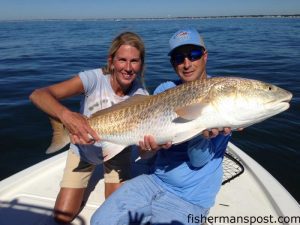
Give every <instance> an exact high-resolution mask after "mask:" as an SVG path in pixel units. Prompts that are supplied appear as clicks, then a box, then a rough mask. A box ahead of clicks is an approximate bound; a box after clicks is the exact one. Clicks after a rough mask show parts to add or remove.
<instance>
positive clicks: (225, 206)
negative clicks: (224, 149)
mask: <svg viewBox="0 0 300 225" xmlns="http://www.w3.org/2000/svg"><path fill="white" fill-rule="evenodd" d="M228 151H229V152H231V153H232V154H233V155H235V156H236V157H238V158H239V159H240V161H241V162H242V163H243V165H244V168H245V171H244V173H243V174H242V175H240V176H238V177H237V178H235V179H233V180H232V181H230V182H229V183H227V184H225V185H223V186H222V188H221V191H220V193H219V194H218V196H217V199H216V204H215V206H214V207H213V208H212V209H211V212H210V214H209V216H210V218H209V221H208V222H212V220H214V224H221V223H222V224H226V223H228V224H232V223H233V220H235V219H237V217H241V218H242V217H243V218H244V219H245V218H247V217H248V218H249V219H250V217H253V218H256V219H257V221H256V223H252V224H261V223H259V221H260V217H261V218H265V217H266V216H268V217H270V216H271V217H273V218H274V220H276V221H277V219H278V218H279V217H280V216H285V217H286V218H287V219H286V221H287V220H288V219H289V218H290V219H292V217H295V216H298V220H296V222H298V223H299V215H300V207H299V204H298V203H297V202H296V200H295V199H294V198H293V197H292V196H291V195H290V194H289V192H288V191H287V190H286V189H285V188H284V187H283V186H282V185H281V184H280V183H279V182H278V181H277V180H276V179H275V178H274V177H273V176H271V175H270V174H269V173H268V172H267V171H266V170H264V169H263V168H262V167H261V166H260V165H259V164H258V163H257V162H255V161H254V160H253V159H252V158H250V157H249V156H248V155H246V154H245V153H244V152H242V151H241V150H240V149H238V148H237V147H236V146H234V145H233V144H231V143H230V144H229V147H228ZM65 159H66V152H63V153H61V154H59V155H56V156H54V157H52V158H50V159H47V160H45V161H42V162H40V163H38V164H36V165H34V166H32V167H30V168H28V169H25V170H23V171H21V172H19V173H17V174H15V175H13V176H11V177H9V178H7V179H5V180H2V181H1V182H0V225H24V224H26V225H53V224H56V223H55V222H54V221H53V219H52V216H51V215H52V209H53V206H54V203H55V199H56V195H57V193H58V191H59V182H60V180H61V177H62V174H63V169H64V164H65ZM100 170H101V167H99V168H98V173H95V174H102V173H101V171H100ZM97 181H99V182H97ZM93 183H94V184H96V183H97V185H96V186H94V185H91V187H90V191H89V195H88V201H87V204H86V206H85V207H84V209H83V210H82V212H81V213H80V214H79V216H78V217H77V218H76V219H75V220H74V222H73V223H72V224H73V225H87V224H89V220H90V218H91V215H92V214H93V212H94V211H95V210H96V209H97V208H98V207H99V205H101V204H102V202H103V201H104V189H103V179H102V178H101V177H96V176H93ZM222 216H224V218H221V217H222ZM218 217H220V218H219V219H218ZM226 218H227V219H228V220H226ZM253 218H252V219H253ZM194 219H195V218H194ZM221 219H223V220H221ZM229 219H230V220H229ZM295 219H297V218H295ZM244 222H245V221H244ZM293 222H295V221H292V222H291V221H290V222H287V223H285V224H297V223H296V222H295V223H293ZM236 224H242V221H240V222H236ZM245 224H250V223H245ZM277 224H279V222H277Z"/></svg>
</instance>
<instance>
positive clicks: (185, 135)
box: [172, 129, 204, 145]
mask: <svg viewBox="0 0 300 225" xmlns="http://www.w3.org/2000/svg"><path fill="white" fill-rule="evenodd" d="M203 130H204V129H192V130H189V131H186V132H181V133H178V134H176V135H175V137H174V139H173V141H172V144H175V145H176V144H180V143H182V142H186V141H188V140H190V139H192V138H193V137H195V136H197V135H199V134H200V133H201V132H202V131H203Z"/></svg>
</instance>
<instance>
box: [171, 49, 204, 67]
mask: <svg viewBox="0 0 300 225" xmlns="http://www.w3.org/2000/svg"><path fill="white" fill-rule="evenodd" d="M203 53H204V51H203V50H200V49H194V50H191V51H189V52H188V53H182V52H180V53H176V52H175V53H173V54H172V55H171V62H172V63H174V64H175V65H180V64H182V63H183V62H184V59H185V58H188V59H189V60H190V61H191V62H194V61H196V60H198V59H201V57H202V56H203Z"/></svg>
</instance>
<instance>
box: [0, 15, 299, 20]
mask: <svg viewBox="0 0 300 225" xmlns="http://www.w3.org/2000/svg"><path fill="white" fill-rule="evenodd" d="M247 17H248V18H263V17H272V18H273V17H279V18H282V17H287V18H291V17H292V18H294V17H296V18H298V17H300V14H269V15H265V14H256V15H252V14H249V15H231V16H230V15H227V16H166V17H111V18H36V19H30V18H29V19H0V21H1V22H14V21H15V22H17V21H45V20H48V21H51V20H53V21H55V20H67V21H71V20H115V21H121V20H162V19H164V20H166V19H218V18H247Z"/></svg>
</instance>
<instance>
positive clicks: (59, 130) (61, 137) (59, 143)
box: [46, 118, 70, 154]
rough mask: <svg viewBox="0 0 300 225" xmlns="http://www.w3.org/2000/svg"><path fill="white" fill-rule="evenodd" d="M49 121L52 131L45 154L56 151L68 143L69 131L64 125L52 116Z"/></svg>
mask: <svg viewBox="0 0 300 225" xmlns="http://www.w3.org/2000/svg"><path fill="white" fill-rule="evenodd" d="M50 123H51V126H52V130H53V133H52V140H51V144H50V146H49V147H48V148H47V150H46V154H51V153H54V152H57V151H59V150H61V149H62V148H63V147H65V146H66V145H67V144H69V143H70V137H69V133H68V131H67V129H66V128H65V127H64V125H63V124H62V123H61V122H59V121H57V120H55V119H53V118H50Z"/></svg>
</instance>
